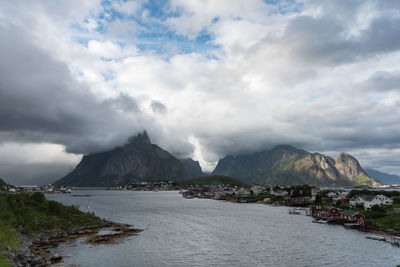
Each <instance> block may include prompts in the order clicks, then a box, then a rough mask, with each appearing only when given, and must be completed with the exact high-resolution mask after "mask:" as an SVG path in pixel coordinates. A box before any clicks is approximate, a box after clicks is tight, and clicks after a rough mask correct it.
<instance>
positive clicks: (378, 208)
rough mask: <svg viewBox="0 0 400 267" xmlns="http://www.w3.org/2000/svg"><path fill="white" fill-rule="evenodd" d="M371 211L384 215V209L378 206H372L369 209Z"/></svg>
mask: <svg viewBox="0 0 400 267" xmlns="http://www.w3.org/2000/svg"><path fill="white" fill-rule="evenodd" d="M371 211H374V212H381V213H386V210H385V208H384V207H381V206H379V205H373V206H372V207H371Z"/></svg>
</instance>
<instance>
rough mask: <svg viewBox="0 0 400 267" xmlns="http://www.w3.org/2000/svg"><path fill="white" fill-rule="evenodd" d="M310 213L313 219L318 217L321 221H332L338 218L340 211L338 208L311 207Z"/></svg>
mask: <svg viewBox="0 0 400 267" xmlns="http://www.w3.org/2000/svg"><path fill="white" fill-rule="evenodd" d="M311 212H312V216H313V217H318V218H323V219H332V218H337V217H339V216H340V210H339V209H338V208H335V207H330V206H328V207H324V206H322V207H313V208H312V209H311Z"/></svg>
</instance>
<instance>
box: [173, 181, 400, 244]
mask: <svg viewBox="0 0 400 267" xmlns="http://www.w3.org/2000/svg"><path fill="white" fill-rule="evenodd" d="M181 194H182V196H183V197H185V198H187V199H191V198H209V199H214V200H226V201H231V202H236V203H258V204H268V205H273V206H289V207H291V208H290V209H289V214H294V215H298V214H304V215H308V216H312V217H313V218H314V220H313V222H314V223H322V224H339V225H343V226H344V227H346V228H357V229H359V230H362V231H371V232H374V231H378V232H379V233H381V234H386V235H391V236H392V238H390V239H387V238H385V237H382V236H379V237H372V239H376V240H381V241H388V242H389V241H390V242H391V243H392V244H394V245H397V246H399V245H400V239H399V236H400V221H399V219H400V192H399V191H383V190H381V191H377V190H369V189H360V190H357V189H355V188H333V187H320V188H318V187H312V186H308V185H298V186H296V185H293V186H287V187H284V186H269V185H262V186H260V185H254V186H252V187H250V188H244V187H241V188H239V187H236V186H230V185H218V186H191V187H188V188H187V189H186V190H183V191H181ZM396 236H397V237H396Z"/></svg>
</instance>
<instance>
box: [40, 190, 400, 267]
mask: <svg viewBox="0 0 400 267" xmlns="http://www.w3.org/2000/svg"><path fill="white" fill-rule="evenodd" d="M78 195H80V196H81V197H78ZM47 197H48V198H49V199H53V200H57V201H60V202H62V203H64V204H67V205H72V204H74V205H79V206H80V209H82V210H84V211H93V212H95V213H96V215H98V216H100V217H103V218H106V219H109V220H112V221H116V222H123V223H128V224H133V225H134V226H135V227H136V228H141V229H144V230H145V231H143V232H142V233H140V234H139V235H137V236H131V237H129V238H127V239H125V240H123V241H122V242H121V243H119V244H114V245H88V244H82V243H81V242H77V246H61V247H59V248H56V249H55V250H54V251H53V252H58V253H60V254H61V255H63V256H66V257H65V258H64V264H65V265H66V266H67V265H68V264H77V265H79V266H115V267H116V266H322V265H324V266H396V264H400V249H399V248H397V247H393V246H392V245H390V244H388V243H384V242H380V241H375V240H369V239H366V238H365V236H367V235H369V234H367V233H363V232H359V231H356V230H346V229H345V228H343V227H342V226H335V225H321V224H315V223H312V222H311V221H312V218H311V217H307V216H300V215H289V214H288V208H287V207H272V206H267V205H261V204H237V203H230V202H225V201H215V200H210V199H185V198H183V197H181V195H180V194H179V193H178V192H137V191H106V190H91V191H86V190H85V191H81V190H79V191H73V193H72V194H54V195H48V196H47Z"/></svg>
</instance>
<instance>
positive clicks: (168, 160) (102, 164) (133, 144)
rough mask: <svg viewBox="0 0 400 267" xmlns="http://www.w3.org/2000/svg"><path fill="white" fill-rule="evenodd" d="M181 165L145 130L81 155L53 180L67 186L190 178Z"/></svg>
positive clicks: (122, 183) (114, 184)
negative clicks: (123, 142) (112, 146)
mask: <svg viewBox="0 0 400 267" xmlns="http://www.w3.org/2000/svg"><path fill="white" fill-rule="evenodd" d="M191 177H192V176H191V175H190V173H189V172H188V171H187V170H186V169H185V167H184V166H183V164H182V163H181V162H180V161H179V160H178V159H176V158H175V157H174V156H172V155H171V154H170V153H168V152H167V151H165V150H164V149H162V148H160V147H159V146H157V145H155V144H152V143H151V142H150V138H149V136H148V135H147V133H146V132H143V133H140V134H138V135H137V136H135V137H132V138H130V139H129V142H128V143H127V144H126V145H125V146H123V147H118V148H115V149H113V150H111V151H106V152H100V153H94V154H89V155H85V156H84V157H83V158H82V160H81V162H80V163H79V164H78V165H77V166H76V168H75V169H74V170H73V171H72V172H71V173H69V174H68V175H66V176H65V177H63V178H62V179H60V180H58V181H57V182H55V185H67V186H117V185H126V184H129V183H132V182H136V181H149V180H179V179H187V178H191Z"/></svg>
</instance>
